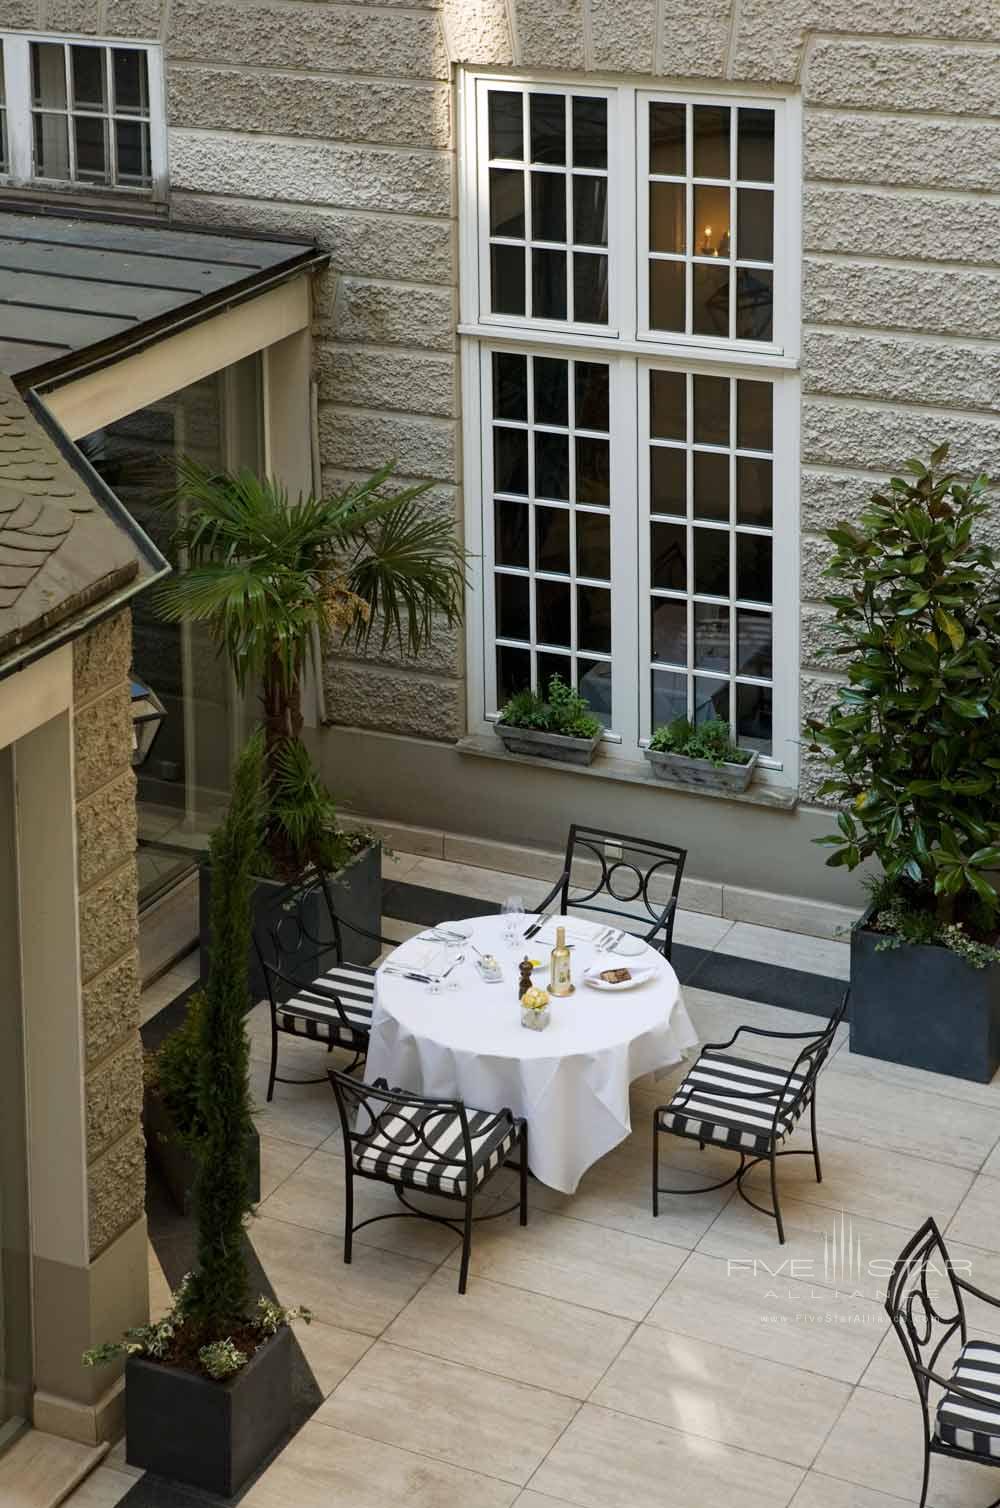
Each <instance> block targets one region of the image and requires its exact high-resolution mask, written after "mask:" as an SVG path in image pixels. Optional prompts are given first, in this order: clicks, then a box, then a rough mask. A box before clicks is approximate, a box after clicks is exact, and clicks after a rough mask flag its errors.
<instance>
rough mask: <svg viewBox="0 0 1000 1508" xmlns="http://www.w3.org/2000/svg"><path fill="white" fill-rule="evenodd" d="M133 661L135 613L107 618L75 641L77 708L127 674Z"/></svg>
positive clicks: (74, 693)
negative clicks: (133, 622)
mask: <svg viewBox="0 0 1000 1508" xmlns="http://www.w3.org/2000/svg"><path fill="white" fill-rule="evenodd" d="M131 663H132V615H131V613H130V612H128V611H127V610H126V611H125V612H122V613H117V614H116V615H115V616H114V617H113V618H105V619H104V621H103V623H98V624H97V626H96V627H95V628H92V629H90V630H89V632H88V633H85V634H81V635H80V637H79V638H78V639H74V641H73V697H74V700H75V702H76V705H77V707H79V706H80V704H81V703H82V702H87V701H90V700H91V699H92V698H93V697H95V696H97V695H98V694H99V693H100V692H102V691H106V690H107V689H108V688H109V687H111V686H115V685H117V684H118V682H120V681H124V680H126V679H127V677H128V673H129V667H130V665H131Z"/></svg>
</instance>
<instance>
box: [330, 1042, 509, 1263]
mask: <svg viewBox="0 0 1000 1508" xmlns="http://www.w3.org/2000/svg"><path fill="white" fill-rule="evenodd" d="M329 1078H330V1083H331V1084H332V1085H333V1092H334V1094H335V1095H336V1097H337V1108H338V1110H339V1111H340V1125H341V1130H342V1131H343V1135H344V1169H345V1206H344V1261H345V1262H350V1260H351V1254H352V1247H353V1241H354V1233H355V1231H359V1230H362V1229H363V1228H364V1227H365V1226H366V1225H373V1224H374V1223H375V1222H376V1221H378V1220H399V1219H407V1218H409V1219H418V1220H431V1221H433V1222H434V1223H435V1224H437V1225H446V1226H447V1227H448V1229H449V1230H452V1231H454V1232H455V1234H456V1235H460V1236H461V1237H462V1265H461V1268H460V1270H459V1277H458V1291H459V1293H464V1292H465V1289H466V1284H467V1282H468V1277H469V1257H470V1255H471V1251H472V1226H473V1223H474V1222H475V1221H476V1220H495V1219H498V1218H499V1216H501V1215H509V1214H511V1212H512V1211H513V1210H515V1209H516V1210H518V1211H519V1213H520V1222H521V1224H522V1225H527V1223H528V1126H527V1122H526V1121H524V1120H522V1119H520V1118H519V1117H518V1116H516V1115H513V1114H512V1113H511V1111H510V1110H496V1111H493V1110H471V1109H469V1108H468V1107H467V1106H466V1105H465V1104H464V1103H463V1101H462V1100H438V1099H426V1098H424V1096H422V1095H419V1094H410V1093H409V1092H407V1091H406V1090H403V1089H390V1088H389V1086H388V1084H387V1082H386V1080H385V1079H376V1081H375V1083H374V1084H359V1083H358V1081H357V1080H356V1079H352V1078H351V1077H350V1075H349V1074H346V1073H337V1072H335V1071H334V1070H332V1069H331V1070H330V1071H329ZM515 1147H519V1148H520V1157H519V1160H518V1171H519V1175H520V1193H519V1197H518V1201H517V1203H516V1204H511V1205H508V1206H507V1208H506V1209H502V1210H495V1211H492V1212H491V1213H490V1214H486V1215H478V1216H474V1215H473V1213H472V1209H473V1201H474V1200H475V1197H476V1195H477V1194H478V1193H479V1192H480V1191H481V1189H482V1188H483V1187H484V1185H485V1184H486V1183H487V1181H488V1180H489V1179H490V1178H492V1177H493V1175H494V1174H495V1173H496V1172H497V1171H498V1170H499V1169H500V1168H502V1167H503V1166H504V1164H505V1162H506V1160H507V1158H508V1156H509V1155H510V1154H511V1152H513V1150H514V1148H515ZM355 1178H371V1179H375V1180H376V1181H377V1182H379V1183H388V1184H390V1185H391V1186H392V1188H393V1190H394V1191H395V1194H396V1197H397V1199H398V1200H399V1202H400V1203H401V1204H403V1205H405V1206H406V1208H405V1209H403V1210H399V1211H396V1210H393V1211H392V1213H391V1214H387V1215H372V1216H370V1217H369V1218H368V1219H367V1220H359V1221H358V1223H357V1224H356V1225H355V1224H354V1180H355ZM407 1190H418V1191H423V1192H424V1193H427V1194H435V1195H437V1196H438V1197H440V1198H442V1199H453V1200H455V1201H456V1202H457V1203H460V1204H462V1206H463V1218H462V1224H461V1225H459V1224H458V1223H457V1220H458V1217H457V1216H456V1218H455V1220H451V1219H449V1218H448V1217H447V1216H446V1215H435V1214H432V1213H430V1212H428V1211H425V1210H420V1209H416V1208H415V1207H414V1206H413V1205H411V1204H410V1203H409V1201H408V1199H407V1197H406V1194H407Z"/></svg>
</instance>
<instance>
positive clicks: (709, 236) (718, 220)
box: [694, 184, 730, 257]
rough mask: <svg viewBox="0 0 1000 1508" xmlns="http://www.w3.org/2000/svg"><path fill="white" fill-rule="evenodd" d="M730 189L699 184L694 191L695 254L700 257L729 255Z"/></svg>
mask: <svg viewBox="0 0 1000 1508" xmlns="http://www.w3.org/2000/svg"><path fill="white" fill-rule="evenodd" d="M729 229H730V227H729V189H728V187H726V188H707V187H703V186H702V185H701V184H698V185H697V187H696V188H695V191H694V254H695V256H698V257H728V256H729V252H730V241H729Z"/></svg>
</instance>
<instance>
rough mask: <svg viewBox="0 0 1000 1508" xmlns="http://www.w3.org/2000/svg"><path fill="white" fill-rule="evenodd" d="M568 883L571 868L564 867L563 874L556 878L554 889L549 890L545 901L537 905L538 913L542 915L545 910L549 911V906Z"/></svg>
mask: <svg viewBox="0 0 1000 1508" xmlns="http://www.w3.org/2000/svg"><path fill="white" fill-rule="evenodd" d="M568 884H569V870H568V869H564V870H563V872H562V874H561V875H560V876H559V878H558V879H557V880H556V882H555V884H554V885H553V887H552V889H551V890H550V891H549V893H548V895H547V896H546V897H545V899H544V901H539V903H538V905H537V906H536V907H535V910H536V913H537V915H539V916H541V915H542V913H543V912H544V911H548V909H549V907H550V906H551V905H552V902H553V901H554V900H556V899H557V898H558V896H559V892H560V891H561V890H562V888H563V886H564V885H568Z"/></svg>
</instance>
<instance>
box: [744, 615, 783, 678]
mask: <svg viewBox="0 0 1000 1508" xmlns="http://www.w3.org/2000/svg"><path fill="white" fill-rule="evenodd" d="M773 627H774V620H773V619H772V617H771V614H770V613H749V612H747V610H746V609H745V608H742V607H741V608H739V609H738V611H737V614H736V672H737V674H738V675H756V676H760V677H761V679H762V680H770V678H771V675H772V673H773V669H774V654H773V649H772V643H771V635H772V630H773Z"/></svg>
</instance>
